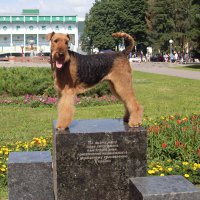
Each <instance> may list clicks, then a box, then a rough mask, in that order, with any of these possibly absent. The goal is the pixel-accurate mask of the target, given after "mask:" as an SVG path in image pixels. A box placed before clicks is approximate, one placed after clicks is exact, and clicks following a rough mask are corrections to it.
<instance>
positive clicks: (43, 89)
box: [0, 67, 110, 96]
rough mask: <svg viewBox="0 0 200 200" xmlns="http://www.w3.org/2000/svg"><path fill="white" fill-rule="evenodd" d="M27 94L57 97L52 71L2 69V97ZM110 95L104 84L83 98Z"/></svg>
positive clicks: (0, 88) (0, 80)
mask: <svg viewBox="0 0 200 200" xmlns="http://www.w3.org/2000/svg"><path fill="white" fill-rule="evenodd" d="M25 94H32V95H47V96H56V94H57V93H56V91H55V89H54V81H53V78H52V71H51V69H49V68H45V67H44V68H41V67H12V68H0V95H10V96H21V95H25ZM106 94H110V90H109V87H108V85H107V83H102V84H100V85H98V86H97V87H94V88H93V89H92V90H89V91H87V92H86V93H84V94H82V96H95V95H97V96H103V95H106Z"/></svg>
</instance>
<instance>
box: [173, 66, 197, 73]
mask: <svg viewBox="0 0 200 200" xmlns="http://www.w3.org/2000/svg"><path fill="white" fill-rule="evenodd" d="M172 68H176V69H181V70H190V71H197V72H200V64H194V65H185V66H183V65H182V66H177V67H172Z"/></svg>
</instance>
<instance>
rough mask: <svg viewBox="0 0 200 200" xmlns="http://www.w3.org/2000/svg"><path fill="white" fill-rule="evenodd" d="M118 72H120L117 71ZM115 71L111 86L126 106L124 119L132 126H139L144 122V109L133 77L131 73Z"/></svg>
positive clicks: (111, 77) (111, 78)
mask: <svg viewBox="0 0 200 200" xmlns="http://www.w3.org/2000/svg"><path fill="white" fill-rule="evenodd" d="M116 73H117V74H118V73H119V72H116ZM117 74H115V72H113V74H112V75H111V76H110V79H109V80H110V81H111V82H112V84H111V86H112V88H113V90H114V91H115V93H116V94H117V96H119V99H121V100H122V102H123V103H124V106H125V116H124V121H128V124H129V126H130V127H136V126H139V125H140V124H141V123H142V111H143V109H142V108H141V106H140V105H139V103H138V102H137V100H136V98H135V94H134V91H133V88H132V77H131V73H130V74H128V73H127V74H126V73H125V74H121V75H119V74H118V75H117Z"/></svg>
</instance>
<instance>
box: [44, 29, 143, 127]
mask: <svg viewBox="0 0 200 200" xmlns="http://www.w3.org/2000/svg"><path fill="white" fill-rule="evenodd" d="M112 36H113V37H115V38H125V39H126V40H127V41H128V42H129V46H128V47H127V48H126V49H124V50H123V51H122V52H111V53H103V54H95V55H81V54H78V53H76V52H73V51H70V50H68V42H69V40H70V38H69V35H68V34H62V33H54V32H52V33H49V34H48V35H47V38H48V40H50V41H51V63H52V68H53V71H54V79H55V86H56V88H57V90H58V92H59V93H60V100H59V103H58V122H57V128H58V129H65V128H67V127H68V126H69V124H70V123H71V122H72V119H73V115H74V98H75V96H76V95H77V94H79V93H82V92H84V91H86V90H87V89H89V88H91V87H93V86H95V85H96V84H97V83H99V82H102V81H104V80H107V81H109V83H110V88H111V91H112V92H113V94H114V95H115V96H116V97H117V98H118V99H120V100H121V101H122V102H123V103H124V106H125V116H124V121H125V122H128V124H129V126H130V127H135V126H139V125H140V124H141V123H142V108H141V107H140V105H139V104H138V102H137V101H136V98H135V94H134V91H133V88H132V75H131V66H130V63H129V60H128V59H127V56H128V54H129V53H130V52H131V51H132V49H133V46H134V40H133V38H132V37H131V36H130V35H128V34H126V33H121V32H119V33H113V34H112Z"/></svg>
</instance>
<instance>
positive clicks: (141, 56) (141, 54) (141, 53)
mask: <svg viewBox="0 0 200 200" xmlns="http://www.w3.org/2000/svg"><path fill="white" fill-rule="evenodd" d="M143 56H144V54H143V51H141V52H140V58H141V62H142V61H143Z"/></svg>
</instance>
